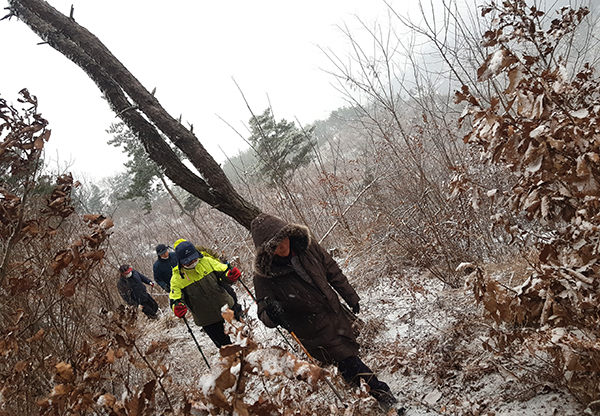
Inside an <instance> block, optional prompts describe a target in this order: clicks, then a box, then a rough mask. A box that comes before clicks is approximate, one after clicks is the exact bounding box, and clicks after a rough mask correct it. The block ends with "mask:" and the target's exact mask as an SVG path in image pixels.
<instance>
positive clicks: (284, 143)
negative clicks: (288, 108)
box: [248, 109, 314, 185]
mask: <svg viewBox="0 0 600 416" xmlns="http://www.w3.org/2000/svg"><path fill="white" fill-rule="evenodd" d="M249 125H250V132H251V133H252V134H251V136H250V137H249V138H248V141H249V142H250V144H251V146H252V148H253V149H254V151H255V152H256V154H257V158H258V162H257V165H258V166H257V167H258V173H259V174H260V176H261V177H263V178H264V179H266V180H267V182H268V183H269V184H270V185H275V184H277V183H281V182H283V181H285V180H287V179H289V178H291V177H292V176H293V175H294V173H295V172H296V170H297V169H298V168H300V167H302V166H306V165H307V164H308V163H310V161H311V160H312V158H311V153H310V152H311V150H312V149H313V146H314V140H313V137H312V136H313V130H314V127H310V128H308V129H306V130H300V129H298V128H297V127H296V125H295V124H294V123H293V122H288V121H286V120H285V119H282V120H281V121H280V122H279V123H277V122H276V121H275V117H274V116H273V114H272V113H271V110H270V109H266V110H265V111H264V112H263V113H262V114H261V115H259V116H253V117H252V118H251V119H250V121H249Z"/></svg>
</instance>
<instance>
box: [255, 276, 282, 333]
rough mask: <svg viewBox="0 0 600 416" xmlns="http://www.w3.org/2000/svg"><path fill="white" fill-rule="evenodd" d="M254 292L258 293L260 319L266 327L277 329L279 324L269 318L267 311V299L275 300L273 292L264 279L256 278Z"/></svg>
mask: <svg viewBox="0 0 600 416" xmlns="http://www.w3.org/2000/svg"><path fill="white" fill-rule="evenodd" d="M253 281H254V290H255V292H256V305H257V308H258V309H257V315H258V319H260V320H261V321H262V322H263V323H264V324H265V325H266V326H268V327H269V328H275V327H276V326H277V324H276V323H275V322H273V321H272V320H271V318H269V315H268V314H267V311H266V310H265V309H266V307H267V299H275V296H274V294H273V291H272V290H271V288H270V287H269V286H268V285H266V284H265V283H264V282H263V279H262V278H260V277H258V276H256V275H255V276H254V279H253Z"/></svg>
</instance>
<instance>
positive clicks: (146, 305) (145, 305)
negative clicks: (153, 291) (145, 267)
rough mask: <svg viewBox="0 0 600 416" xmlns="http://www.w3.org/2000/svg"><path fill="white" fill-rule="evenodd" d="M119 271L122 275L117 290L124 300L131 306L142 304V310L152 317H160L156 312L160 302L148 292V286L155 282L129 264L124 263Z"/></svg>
mask: <svg viewBox="0 0 600 416" xmlns="http://www.w3.org/2000/svg"><path fill="white" fill-rule="evenodd" d="M119 273H120V274H121V277H120V278H119V282H118V283H117V290H118V291H119V295H121V297H122V298H123V300H124V301H125V302H126V303H127V304H128V305H130V306H138V305H142V312H144V314H146V316H147V317H148V318H150V319H158V316H157V315H156V312H157V311H158V304H157V303H156V301H155V300H154V299H153V298H152V296H150V294H149V293H148V292H146V286H144V283H145V284H147V285H149V286H154V282H153V281H152V280H150V279H148V278H147V277H146V276H144V275H143V274H141V273H140V272H138V271H137V270H133V268H132V267H131V266H129V265H128V264H124V265H122V266H121V267H119Z"/></svg>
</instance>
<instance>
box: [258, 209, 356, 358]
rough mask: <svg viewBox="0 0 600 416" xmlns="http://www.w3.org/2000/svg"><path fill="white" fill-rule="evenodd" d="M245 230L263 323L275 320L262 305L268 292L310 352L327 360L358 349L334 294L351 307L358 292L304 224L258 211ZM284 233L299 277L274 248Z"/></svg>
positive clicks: (354, 303)
mask: <svg viewBox="0 0 600 416" xmlns="http://www.w3.org/2000/svg"><path fill="white" fill-rule="evenodd" d="M251 232H252V238H253V240H254V244H255V246H256V259H255V263H254V267H255V273H254V287H255V290H256V298H257V302H258V316H259V318H260V319H261V320H262V321H263V322H264V323H265V325H267V326H268V327H275V326H276V324H275V323H274V322H273V321H272V320H271V319H270V318H269V316H268V315H267V313H266V311H265V307H266V300H265V299H267V298H268V299H272V300H276V301H279V302H281V303H282V306H283V309H284V317H285V319H286V320H287V321H288V322H289V324H290V326H291V329H292V331H293V332H294V333H295V334H296V335H297V336H298V338H299V339H300V341H302V344H303V345H304V346H305V347H306V349H307V350H308V351H309V352H310V353H311V355H312V356H313V357H315V358H317V359H318V360H320V361H322V362H324V363H332V362H339V361H341V360H343V359H345V358H347V357H350V356H355V355H356V354H358V344H357V343H356V337H355V336H354V334H353V331H352V327H351V323H350V321H349V320H348V318H347V317H346V315H345V313H344V312H343V310H342V306H341V304H340V300H339V297H338V294H339V295H340V296H341V297H342V298H343V299H344V300H345V301H346V303H347V304H348V305H350V306H351V307H352V306H354V305H356V304H357V303H358V301H359V297H358V295H357V294H356V291H355V290H354V289H353V288H352V286H350V283H348V279H347V278H346V276H345V275H344V274H343V273H342V271H341V269H340V268H339V266H338V265H337V263H336V262H335V260H333V258H332V257H331V256H330V255H329V253H327V252H326V251H325V250H324V249H323V248H322V247H321V246H320V245H319V244H318V243H317V242H314V241H312V240H311V238H310V234H309V231H308V229H307V228H306V227H303V226H301V225H296V224H287V223H285V222H283V221H282V220H280V219H279V218H277V217H274V216H271V215H267V214H261V215H259V216H258V217H257V218H256V219H254V220H253V221H252V224H251ZM286 237H288V238H289V239H290V247H291V250H292V253H293V255H295V256H297V258H298V259H299V263H300V264H301V266H302V269H304V270H305V271H306V275H305V277H304V278H302V276H301V274H302V273H300V274H299V273H298V272H297V271H296V270H295V269H294V267H293V266H292V265H291V264H290V263H289V259H285V260H284V259H282V258H280V257H276V256H275V254H274V252H275V249H276V248H277V245H278V244H279V243H280V242H281V241H282V240H284V239H285V238H286ZM336 292H337V293H336Z"/></svg>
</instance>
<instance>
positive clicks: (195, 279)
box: [169, 240, 241, 348]
mask: <svg viewBox="0 0 600 416" xmlns="http://www.w3.org/2000/svg"><path fill="white" fill-rule="evenodd" d="M174 247H175V254H176V255H177V260H178V265H177V266H176V267H174V268H173V275H172V277H171V292H170V294H169V299H170V303H171V307H172V308H173V312H174V313H175V315H176V316H177V317H179V318H183V317H184V316H185V315H186V313H187V311H188V309H189V310H190V312H191V313H192V316H193V317H194V322H195V323H196V325H198V326H201V327H202V328H203V329H204V331H205V332H206V333H207V334H208V336H209V337H210V339H211V340H212V341H213V342H214V344H215V345H216V346H217V347H218V348H220V347H222V346H223V345H228V344H231V339H230V338H229V335H227V334H225V331H224V319H223V317H222V315H221V309H222V307H223V306H224V305H227V307H229V308H230V309H233V310H234V311H236V309H237V310H238V312H239V310H240V309H241V308H240V307H239V305H237V299H236V296H235V292H234V291H233V288H232V287H231V283H234V282H236V281H237V280H238V278H239V277H240V276H241V272H240V271H239V269H238V268H237V267H231V266H230V265H229V264H226V263H223V262H221V261H219V260H218V259H216V258H215V257H213V256H211V255H210V254H209V253H207V252H203V253H201V252H200V250H198V249H197V248H196V247H195V246H194V245H193V244H192V243H190V242H189V241H186V240H178V241H177V242H176V243H175V245H174ZM236 315H237V316H236V317H239V315H238V314H236Z"/></svg>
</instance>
